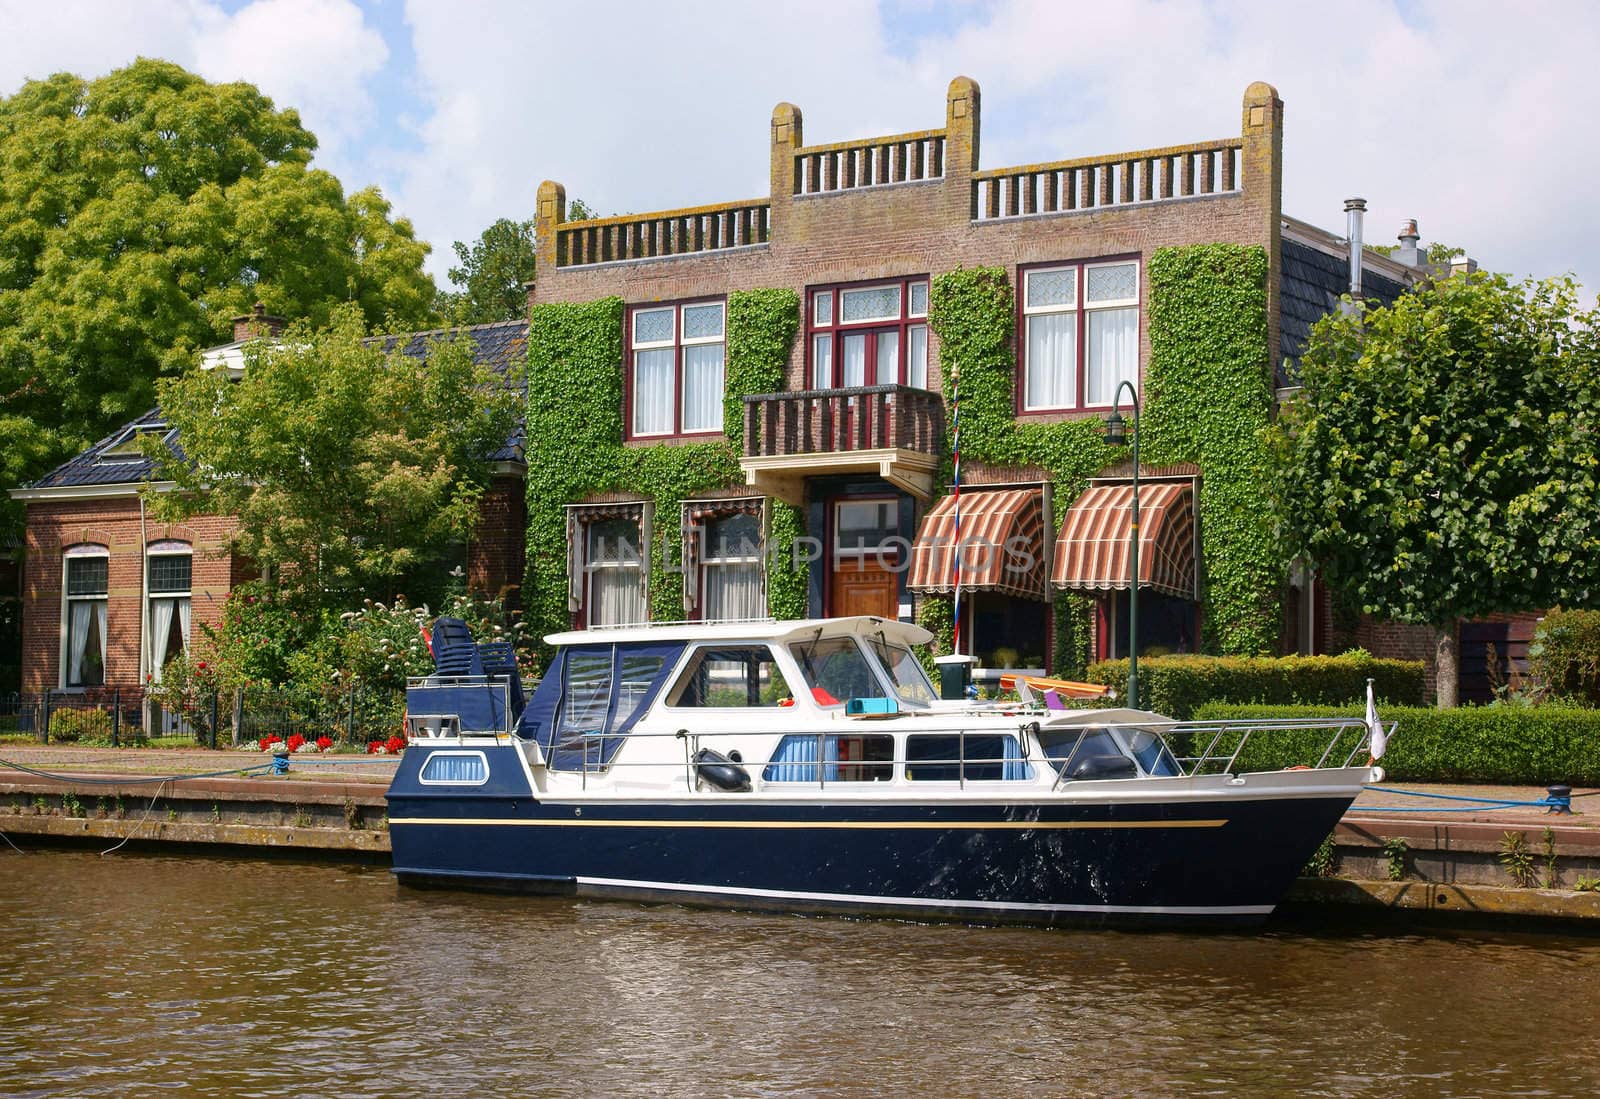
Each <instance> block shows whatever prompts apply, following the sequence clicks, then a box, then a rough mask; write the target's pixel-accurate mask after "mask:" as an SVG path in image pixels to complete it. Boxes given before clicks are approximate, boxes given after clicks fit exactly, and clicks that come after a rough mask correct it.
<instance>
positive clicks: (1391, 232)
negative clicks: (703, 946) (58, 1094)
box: [0, 0, 1600, 288]
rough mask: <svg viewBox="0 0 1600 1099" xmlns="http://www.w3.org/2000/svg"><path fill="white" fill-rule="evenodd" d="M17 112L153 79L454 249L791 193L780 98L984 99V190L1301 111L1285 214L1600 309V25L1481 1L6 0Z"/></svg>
mask: <svg viewBox="0 0 1600 1099" xmlns="http://www.w3.org/2000/svg"><path fill="white" fill-rule="evenodd" d="M0 27H5V28H6V30H5V33H4V35H3V37H0V95H9V94H11V93H13V92H14V91H16V89H17V88H18V87H20V86H21V84H22V83H23V81H24V80H26V79H29V78H32V77H43V76H46V75H48V74H50V73H53V72H59V71H63V70H65V71H70V72H75V73H78V74H80V75H84V76H91V77H92V76H96V75H100V74H102V73H105V72H108V71H110V70H112V69H114V68H118V67H120V66H122V65H125V64H127V63H128V62H130V61H132V60H133V59H134V58H135V57H136V56H139V55H144V56H155V57H163V58H167V59H169V60H172V61H176V62H178V63H179V64H182V65H184V66H186V67H188V68H190V69H192V70H194V71H196V72H198V73H200V74H201V75H203V76H205V77H206V78H208V79H211V80H247V81H250V82H252V83H254V84H256V85H257V86H259V87H260V88H261V89H262V90H263V91H264V92H265V93H266V94H268V95H270V96H271V97H272V98H273V100H274V101H275V102H276V103H277V105H278V106H280V107H294V108H296V109H297V110H298V111H299V112H300V114H301V117H302V119H303V120H304V122H305V123H306V124H307V125H308V126H309V127H310V128H311V129H312V130H313V132H315V133H316V135H317V136H318V139H319V141H320V145H319V149H318V152H317V156H316V161H315V162H316V164H318V165H319V166H321V167H323V168H326V169H328V170H330V171H332V172H333V173H335V174H336V175H337V176H339V178H340V179H341V180H342V181H343V182H344V185H345V187H346V189H347V190H355V189H357V188H360V187H363V186H366V185H369V184H374V183H375V184H377V185H378V186H379V187H381V188H382V190H383V192H384V193H385V194H386V195H387V196H388V197H389V198H390V199H391V200H392V202H393V203H394V206H395V211H396V213H397V215H399V216H404V217H407V218H409V219H410V220H411V222H412V223H413V225H414V226H415V228H416V231H417V235H418V236H419V237H421V238H422V239H424V240H426V241H428V242H430V243H431V244H432V245H433V249H434V251H433V255H432V257H431V258H430V261H429V269H430V271H432V272H433V274H434V275H435V277H436V278H437V279H439V281H440V283H441V285H443V284H444V282H445V272H446V270H447V268H448V267H449V265H450V260H451V256H452V253H451V249H450V245H451V242H452V241H457V240H472V239H474V238H476V236H477V235H478V234H479V233H480V232H481V231H482V230H483V229H484V228H485V227H486V226H488V225H489V224H490V223H491V222H493V221H494V220H495V219H497V218H501V217H509V218H514V219H517V220H525V219H529V218H531V217H532V216H533V207H534V193H535V191H536V189H537V187H538V185H539V182H540V181H541V180H544V179H553V180H556V181H558V182H560V183H562V184H564V185H565V186H566V190H567V195H568V197H569V199H570V198H574V197H577V198H582V199H583V200H584V201H585V202H586V203H588V204H589V205H590V206H591V207H593V208H594V209H596V210H598V211H599V212H600V213H602V214H611V213H621V212H645V211H650V210H660V209H669V208H672V207H675V206H687V205H700V204H704V203H711V202H719V201H724V200H734V199H743V198H752V197H755V196H758V195H763V194H765V193H766V190H767V171H768V163H767V126H768V120H769V118H770V116H771V111H772V108H773V106H774V105H775V104H777V103H778V102H780V101H788V102H792V103H795V104H798V105H799V106H800V108H801V110H802V111H803V112H804V117H805V138H806V141H807V142H808V143H810V144H817V143H823V142H832V141H843V140H847V139H851V138H857V137H866V136H870V135H875V134H887V133H895V132H903V131H908V130H920V129H929V128H935V127H939V126H942V125H943V122H944V94H945V89H946V87H947V86H948V84H949V82H950V79H951V78H952V77H954V76H956V75H965V76H969V77H971V78H973V79H974V80H976V81H977V82H978V84H979V86H980V87H981V88H982V91H983V116H982V126H983V129H982V166H983V167H986V168H990V167H1003V166H1006V165H1012V164H1030V163H1035V162H1038V161H1049V160H1060V159H1065V158H1068V157H1077V156H1090V155H1101V154H1111V153H1117V152H1127V151H1132V150H1137V149H1144V148H1151V147H1155V146H1160V145H1168V144H1180V143H1187V142H1194V141H1202V140H1209V139H1213V138H1220V137H1226V136H1236V135H1237V134H1238V133H1239V124H1240V100H1241V98H1242V96H1243V93H1244V89H1245V88H1246V87H1247V86H1248V85H1249V84H1250V83H1251V82H1252V81H1255V80H1265V81H1267V82H1268V83H1270V84H1273V85H1274V86H1275V87H1276V88H1277V89H1278V93H1279V95H1280V96H1281V97H1282V99H1283V101H1284V105H1285V107H1284V111H1285V136H1284V179H1283V188H1284V201H1283V206H1284V211H1285V212H1286V213H1288V214H1291V215H1293V216H1295V217H1299V218H1302V219H1304V220H1306V221H1310V222H1313V223H1315V224H1318V225H1321V226H1323V227H1325V228H1328V229H1331V230H1334V231H1336V232H1339V233H1341V234H1342V232H1343V227H1344V215H1343V213H1342V210H1343V200H1344V199H1345V198H1346V197H1348V196H1352V195H1360V196H1363V197H1365V198H1366V199H1367V204H1368V211H1369V213H1368V220H1367V229H1366V238H1367V240H1368V241H1369V242H1371V243H1380V244H1381V243H1393V240H1394V236H1395V234H1396V233H1397V232H1398V231H1399V227H1400V224H1401V222H1402V220H1403V219H1405V218H1412V217H1414V218H1416V219H1417V220H1418V222H1419V223H1420V226H1421V233H1422V238H1423V240H1424V241H1425V242H1428V241H1445V242H1448V243H1450V244H1452V245H1458V246H1462V247H1465V248H1466V249H1467V251H1468V252H1469V253H1470V254H1471V255H1472V256H1473V257H1474V258H1475V259H1477V260H1478V261H1479V262H1480V263H1481V264H1483V265H1484V266H1486V267H1489V268H1492V269H1496V270H1502V271H1508V272H1511V273H1513V274H1515V275H1518V276H1524V275H1535V276H1544V275H1553V274H1561V273H1563V272H1573V273H1575V274H1576V275H1577V276H1578V277H1579V278H1580V279H1581V280H1582V282H1583V283H1584V284H1585V286H1586V287H1589V288H1600V218H1596V217H1595V216H1594V214H1593V202H1592V200H1591V198H1590V194H1591V185H1592V182H1593V181H1594V180H1596V179H1600V141H1596V140H1595V136H1594V135H1595V120H1596V119H1597V118H1600V80H1597V79H1596V78H1595V72H1594V69H1595V67H1596V65H1597V64H1600V4H1594V3H1555V2H1551V3H1539V2H1530V3H1522V4H1518V5H1508V4H1506V3H1504V0H1500V2H1497V3H1483V2H1476V0H1449V2H1433V0H1404V2H1395V0H1342V2H1339V3H1336V4H1335V3H1322V4H1316V5H1301V4H1296V3H1292V2H1289V0H1270V2H1256V0H1236V2H1229V3H1207V2H1203V0H1159V2H1158V0H1118V2H1115V3H1110V4H1107V3H1105V2H1104V0H1098V2H1089V3H1083V2H1078V0H880V2H878V3H870V2H866V0H860V2H846V0H806V2H804V3H789V2H779V0H765V2H763V0H754V2H752V0H632V2H629V0H620V2H619V0H586V2H584V3H576V4H575V3H572V2H570V0H566V2H563V3H559V4H556V3H547V2H544V0H140V2H139V3H137V4H128V3H121V2H116V0H48V2H43V0H32V2H29V0H0Z"/></svg>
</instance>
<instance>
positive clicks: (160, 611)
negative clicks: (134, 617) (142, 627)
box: [146, 542, 194, 683]
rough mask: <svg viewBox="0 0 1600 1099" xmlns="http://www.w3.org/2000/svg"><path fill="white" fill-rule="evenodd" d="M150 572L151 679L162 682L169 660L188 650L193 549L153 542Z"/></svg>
mask: <svg viewBox="0 0 1600 1099" xmlns="http://www.w3.org/2000/svg"><path fill="white" fill-rule="evenodd" d="M146 554H147V556H148V557H149V570H150V573H149V575H150V581H149V588H150V617H149V625H150V676H151V679H152V680H153V681H154V682H156V683H160V682H161V669H162V668H164V667H165V666H166V664H167V661H169V660H172V659H174V658H175V657H180V656H182V655H183V654H184V653H185V652H187V651H188V649H189V621H190V611H189V605H190V585H191V583H192V581H193V575H194V570H193V563H194V548H193V547H192V546H190V545H189V543H187V542H152V543H151V544H150V547H149V549H148V550H147V551H146Z"/></svg>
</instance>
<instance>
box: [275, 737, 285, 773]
mask: <svg viewBox="0 0 1600 1099" xmlns="http://www.w3.org/2000/svg"><path fill="white" fill-rule="evenodd" d="M272 773H273V774H274V775H286V774H288V773H289V746H288V745H287V744H285V743H284V742H283V741H281V740H280V741H278V743H276V744H274V745H273V746H272Z"/></svg>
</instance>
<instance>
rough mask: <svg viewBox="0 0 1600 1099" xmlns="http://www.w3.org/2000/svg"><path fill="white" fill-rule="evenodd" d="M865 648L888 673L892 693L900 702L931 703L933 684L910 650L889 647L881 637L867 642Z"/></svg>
mask: <svg viewBox="0 0 1600 1099" xmlns="http://www.w3.org/2000/svg"><path fill="white" fill-rule="evenodd" d="M867 646H868V648H870V649H871V650H872V651H873V653H874V654H876V655H877V657H878V659H879V660H881V661H882V662H883V667H884V670H885V671H887V672H888V673H889V682H890V683H893V684H894V693H895V694H897V695H899V696H900V701H902V702H932V701H933V698H934V694H933V683H932V682H931V681H930V680H929V679H928V673H927V672H925V671H923V669H922V664H921V663H920V662H919V661H918V660H917V658H916V657H914V656H912V655H911V650H910V649H908V648H906V647H905V646H903V645H891V644H889V643H888V642H887V641H885V640H883V638H882V636H881V635H880V636H879V637H876V638H873V639H871V640H870V641H868V642H867Z"/></svg>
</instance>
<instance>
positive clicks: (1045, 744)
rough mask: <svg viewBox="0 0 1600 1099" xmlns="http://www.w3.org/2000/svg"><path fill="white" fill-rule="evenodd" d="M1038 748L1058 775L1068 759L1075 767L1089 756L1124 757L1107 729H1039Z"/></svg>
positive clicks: (1114, 738) (1115, 739) (1120, 748)
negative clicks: (1042, 751)
mask: <svg viewBox="0 0 1600 1099" xmlns="http://www.w3.org/2000/svg"><path fill="white" fill-rule="evenodd" d="M1079 740H1082V742H1083V744H1082V747H1079V745H1078V742H1079ZM1039 747H1040V748H1041V749H1043V750H1044V754H1045V758H1046V759H1048V760H1049V761H1050V764H1051V766H1053V767H1054V768H1055V769H1056V771H1057V772H1058V773H1059V772H1060V770H1061V768H1062V767H1063V766H1064V765H1065V764H1066V762H1067V760H1068V759H1069V758H1070V759H1071V760H1072V764H1073V766H1074V767H1076V766H1077V765H1078V764H1079V763H1081V762H1082V761H1083V760H1085V759H1088V758H1089V757H1091V756H1124V755H1125V753H1124V752H1123V751H1122V745H1120V744H1118V743H1117V738H1116V737H1114V736H1112V735H1111V731H1110V730H1109V729H1080V728H1069V729H1050V728H1044V729H1040V730H1039Z"/></svg>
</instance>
